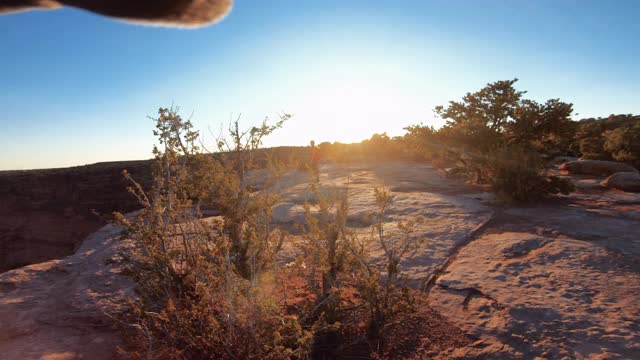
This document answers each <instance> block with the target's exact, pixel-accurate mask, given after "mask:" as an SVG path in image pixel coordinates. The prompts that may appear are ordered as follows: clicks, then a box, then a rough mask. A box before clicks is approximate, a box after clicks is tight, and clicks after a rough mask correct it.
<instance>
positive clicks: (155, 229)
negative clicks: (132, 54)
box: [116, 108, 419, 359]
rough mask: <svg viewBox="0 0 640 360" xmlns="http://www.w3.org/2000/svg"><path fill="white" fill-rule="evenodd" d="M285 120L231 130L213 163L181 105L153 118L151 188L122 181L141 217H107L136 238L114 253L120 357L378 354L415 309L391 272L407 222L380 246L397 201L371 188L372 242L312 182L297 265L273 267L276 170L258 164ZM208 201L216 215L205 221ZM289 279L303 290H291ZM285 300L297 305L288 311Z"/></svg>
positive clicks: (341, 196)
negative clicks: (120, 283) (379, 258)
mask: <svg viewBox="0 0 640 360" xmlns="http://www.w3.org/2000/svg"><path fill="white" fill-rule="evenodd" d="M288 118H289V116H288V115H283V116H282V117H281V118H280V119H279V120H278V121H277V122H275V123H274V124H270V123H268V121H266V120H265V122H263V123H262V125H261V126H258V127H252V128H250V129H248V130H247V131H242V130H241V129H240V127H239V124H238V121H235V122H233V123H231V124H230V126H229V129H228V136H221V137H220V138H219V139H218V141H217V145H218V147H219V150H220V153H219V154H218V155H213V154H206V153H205V152H204V151H203V149H202V147H201V146H200V145H199V144H198V136H199V134H198V132H197V131H195V130H194V129H193V127H192V124H191V122H190V121H185V120H183V119H182V117H181V116H180V115H179V114H178V112H177V110H176V109H166V108H163V109H160V110H159V112H158V117H157V118H155V119H154V120H155V121H156V130H155V131H154V134H155V135H156V136H157V139H158V145H157V146H156V147H154V150H153V152H154V154H155V160H154V162H153V176H152V178H153V185H152V186H151V188H150V189H148V190H145V189H143V187H142V186H141V185H140V184H138V183H137V182H136V181H135V180H134V179H133V178H131V177H130V176H129V174H128V173H126V172H125V177H127V178H128V179H129V180H130V181H131V183H132V186H131V187H130V191H131V193H132V194H133V195H135V197H136V198H137V199H138V201H139V202H140V205H141V206H142V210H141V211H140V212H138V213H137V215H135V217H134V218H127V217H125V216H124V215H122V214H116V221H117V223H118V224H120V225H123V226H125V227H126V229H127V237H129V238H131V239H133V240H134V247H133V249H132V250H131V251H128V252H126V253H123V254H122V258H123V259H124V261H125V264H126V266H127V273H129V274H131V276H132V277H133V278H134V279H135V280H136V282H137V284H138V296H137V298H136V299H135V300H132V302H131V303H130V304H129V309H130V311H128V312H126V315H125V316H124V317H123V318H122V320H121V323H122V324H125V325H124V329H125V330H127V331H128V332H130V334H131V341H130V342H129V347H127V348H126V350H125V351H126V352H127V353H128V355H129V356H131V357H133V358H158V359H160V358H163V359H164V358H179V359H183V358H186V359H201V358H230V359H233V358H243V359H245V358H246V359H252V358H253V359H266V358H269V359H288V358H309V357H314V358H318V357H327V356H328V357H334V356H335V354H336V352H337V351H340V352H345V351H346V352H348V351H351V350H349V349H350V348H355V349H357V350H353V351H360V352H363V353H364V354H368V353H376V354H379V355H383V354H385V352H386V351H387V347H386V339H387V338H389V327H390V325H391V324H394V323H396V322H397V320H398V319H399V318H401V317H402V316H406V315H408V314H409V310H410V309H411V304H412V303H413V300H412V299H413V296H414V295H412V294H413V292H412V290H410V289H409V288H408V287H407V286H406V284H405V283H404V282H403V277H402V270H401V268H400V266H399V263H400V261H401V260H403V259H405V258H407V257H409V256H411V251H412V249H414V248H415V246H417V244H418V243H419V241H418V240H417V239H415V238H414V237H412V236H411V224H412V222H411V221H408V222H402V223H399V224H398V227H399V229H400V230H401V231H402V232H403V234H404V235H403V236H402V237H401V238H400V239H397V240H393V241H391V240H389V239H387V238H386V234H385V231H384V225H383V218H384V216H385V212H386V211H387V210H388V209H389V207H390V206H391V205H392V200H393V197H392V196H391V195H390V194H389V193H388V192H387V191H386V190H385V189H384V188H379V189H378V188H377V189H372V202H375V203H376V204H377V208H378V211H377V212H376V213H375V214H371V219H372V223H373V226H372V232H371V234H370V235H365V236H362V235H358V234H356V233H355V232H353V231H352V230H350V229H349V227H348V226H347V221H346V219H347V216H348V211H349V210H348V200H347V196H346V195H347V192H348V184H345V187H344V188H343V189H339V190H335V189H334V190H335V191H332V190H331V189H328V188H325V187H323V186H322V184H321V183H320V182H319V180H318V179H317V178H313V177H310V178H312V184H311V191H310V194H311V196H310V198H309V199H308V200H307V202H306V205H305V209H306V213H307V216H306V221H305V223H304V224H299V225H300V226H299V230H300V232H301V233H302V236H301V239H300V241H298V242H297V243H296V244H295V247H296V249H297V251H296V253H297V254H298V255H296V259H295V260H294V261H293V262H291V263H290V264H289V265H288V266H287V267H286V268H285V270H282V269H281V267H282V265H283V264H278V263H277V255H278V253H279V251H280V250H281V249H282V247H283V245H284V243H285V240H287V239H288V236H289V234H288V233H287V231H285V230H284V229H278V228H272V227H271V216H272V210H273V206H274V205H275V204H276V203H277V202H278V193H277V187H276V186H275V184H276V182H275V180H276V179H277V178H278V176H279V172H280V169H281V166H282V163H280V162H279V161H277V160H276V159H274V158H273V157H269V156H267V155H264V154H263V156H267V157H269V159H268V161H266V162H262V163H261V164H260V165H262V167H263V168H262V169H260V171H254V170H256V168H257V164H256V162H255V155H256V154H257V153H258V151H259V149H260V147H261V144H262V139H263V138H264V137H265V136H268V135H269V134H271V133H272V132H273V131H275V130H277V129H278V128H279V127H281V126H282V125H283V123H284V122H285V121H286V120H288ZM314 179H315V180H314ZM204 203H206V204H207V206H212V207H214V208H216V209H218V211H219V216H217V217H215V218H213V219H211V218H209V219H203V216H202V214H201V204H204ZM371 242H376V243H377V246H380V247H381V248H382V249H384V254H385V261H384V262H383V263H382V264H381V263H375V264H374V263H373V262H372V261H371V257H370V256H369V255H368V251H369V250H368V249H369V247H370V244H371ZM296 281H297V282H299V283H301V284H302V286H300V287H298V288H297V289H296V290H295V291H294V292H293V293H290V291H288V290H287V287H288V285H289V284H291V283H296ZM292 296H293V297H296V296H297V297H298V298H300V300H299V301H298V302H297V303H293V304H290V303H289V304H288V303H287V301H286V297H292ZM343 339H346V340H343Z"/></svg>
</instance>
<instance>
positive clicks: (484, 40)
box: [0, 0, 640, 169]
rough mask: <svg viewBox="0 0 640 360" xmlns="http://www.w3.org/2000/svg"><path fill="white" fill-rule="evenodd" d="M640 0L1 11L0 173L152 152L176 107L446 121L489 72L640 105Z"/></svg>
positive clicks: (299, 135) (348, 128)
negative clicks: (212, 17) (197, 16)
mask: <svg viewBox="0 0 640 360" xmlns="http://www.w3.org/2000/svg"><path fill="white" fill-rule="evenodd" d="M639 17H640V1H636V0H628V1H623V0H610V1H590V0H537V1H525V0H467V1H463V0H434V1H428V0H415V1H409V0H389V1H382V0H366V1H365V0H362V1H358V0H352V1H344V0H324V1H300V0H287V1H285V0H269V1H261V0H260V1H258V0H236V3H235V6H234V9H233V10H232V12H231V14H230V15H229V16H228V17H227V18H225V19H224V20H223V21H222V22H221V23H219V24H217V25H214V26H211V27H207V28H204V29H198V30H183V29H166V28H157V27H142V26H134V25H130V24H125V23H121V22H117V21H112V20H109V19H106V18H104V17H99V16H95V15H92V14H89V13H85V12H82V11H79V10H71V9H64V10H56V11H38V12H27V13H21V14H14V15H8V16H3V17H0V49H1V50H0V109H2V112H1V113H0V126H1V127H0V144H2V153H0V169H28V168H44V167H60V166H71V165H82V164H88V163H93V162H98V161H109V160H125V159H144V158H149V157H150V156H151V153H150V152H151V147H152V144H153V140H154V139H153V136H152V133H151V131H152V129H153V123H152V121H151V120H149V119H147V116H150V115H154V114H155V112H156V111H157V108H158V107H160V106H168V105H170V104H172V103H174V104H176V105H178V106H180V108H181V110H182V113H183V114H184V115H186V116H188V115H190V114H193V120H194V123H195V124H196V126H197V127H198V128H200V129H201V130H202V132H203V135H204V138H205V141H207V140H211V138H212V135H211V134H210V131H209V129H211V130H212V132H214V133H217V132H218V130H219V127H220V124H224V123H226V122H228V121H229V119H230V118H231V117H232V116H237V115H238V114H240V113H241V114H242V123H243V124H245V126H249V125H251V124H254V123H256V122H258V121H261V120H262V119H263V118H264V117H265V116H270V117H272V118H273V117H275V116H277V113H279V112H283V111H284V112H289V113H293V114H294V117H293V118H292V119H291V120H290V121H289V123H288V124H286V125H285V127H284V128H283V129H282V130H280V131H279V132H278V133H276V134H275V135H274V136H273V137H272V138H270V139H268V141H267V145H304V144H307V143H308V142H309V140H311V139H315V140H316V142H321V141H343V142H349V141H359V140H361V139H363V138H367V137H369V136H370V135H371V134H372V133H374V132H384V131H386V132H388V133H390V134H391V135H399V134H401V133H402V128H403V127H405V126H407V125H410V124H416V123H420V122H422V123H425V124H434V125H439V124H441V121H440V120H439V119H434V116H433V112H432V109H433V108H434V107H435V106H436V105H439V104H446V102H447V101H449V100H454V99H458V98H460V97H461V96H462V95H464V93H465V92H467V91H475V90H477V89H480V88H481V87H482V86H484V84H486V83H488V82H493V81H496V80H505V79H512V78H516V77H517V78H519V79H520V81H519V82H518V84H517V85H518V87H519V89H521V90H527V91H528V96H529V97H531V98H533V99H537V100H545V99H548V98H560V99H562V100H564V101H567V102H572V103H573V104H574V109H575V111H576V112H577V113H579V114H580V115H577V116H576V118H582V117H590V116H607V115H609V114H611V113H640V101H638V99H640V66H638V59H640V40H639V39H640V21H638V18H639Z"/></svg>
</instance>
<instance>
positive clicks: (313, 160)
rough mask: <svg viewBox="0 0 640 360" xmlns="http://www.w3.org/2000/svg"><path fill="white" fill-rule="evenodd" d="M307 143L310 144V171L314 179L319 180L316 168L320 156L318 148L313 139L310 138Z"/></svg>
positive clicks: (318, 172)
mask: <svg viewBox="0 0 640 360" xmlns="http://www.w3.org/2000/svg"><path fill="white" fill-rule="evenodd" d="M309 145H310V146H311V154H310V160H311V172H312V174H313V176H314V177H315V180H316V181H320V170H319V169H318V163H319V162H320V158H321V154H320V148H318V147H317V146H316V142H315V141H313V140H311V143H309Z"/></svg>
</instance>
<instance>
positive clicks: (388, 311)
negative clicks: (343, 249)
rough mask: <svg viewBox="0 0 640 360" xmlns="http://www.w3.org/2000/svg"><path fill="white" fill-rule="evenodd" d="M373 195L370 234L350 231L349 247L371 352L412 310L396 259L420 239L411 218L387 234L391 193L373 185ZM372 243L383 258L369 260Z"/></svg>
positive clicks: (381, 348)
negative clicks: (396, 232)
mask: <svg viewBox="0 0 640 360" xmlns="http://www.w3.org/2000/svg"><path fill="white" fill-rule="evenodd" d="M374 195H375V204H376V212H375V213H373V214H371V218H372V221H373V225H372V227H371V234H370V236H368V237H366V238H364V239H361V238H360V237H358V236H356V235H355V234H351V236H350V241H349V249H350V251H351V253H352V255H353V256H354V258H355V259H356V265H357V266H356V267H355V269H356V271H357V274H358V276H357V277H356V280H355V287H356V289H357V291H358V296H359V297H360V298H361V299H362V301H363V304H364V305H365V307H366V310H367V318H366V337H367V339H368V341H369V344H370V346H371V348H372V350H373V352H374V353H376V354H377V355H383V354H384V353H385V350H386V345H387V340H388V338H389V334H388V331H389V327H390V326H391V325H393V324H395V323H396V322H397V321H399V320H401V319H402V318H403V317H404V316H406V315H407V314H408V313H411V312H413V311H414V308H413V305H414V303H415V297H414V296H413V294H412V293H411V290H410V288H409V287H408V285H407V282H406V278H405V277H404V276H403V274H402V269H401V267H400V263H401V262H402V261H403V260H406V259H407V258H409V257H411V255H412V254H413V253H414V252H415V250H416V249H417V247H418V246H419V245H420V244H421V243H422V242H423V241H424V239H421V238H418V237H415V236H412V231H413V226H414V221H413V220H411V221H407V222H402V221H401V222H398V224H397V226H398V232H399V234H395V235H394V236H389V235H388V234H387V233H386V231H385V222H386V213H387V211H388V210H389V208H390V207H391V206H392V203H393V196H392V195H391V194H390V193H389V192H388V191H387V190H386V189H385V188H384V187H380V188H375V189H374ZM418 221H422V220H421V219H418ZM374 247H376V248H378V247H379V248H380V249H382V253H383V261H372V260H373V257H372V256H371V254H370V251H371V249H372V248H374Z"/></svg>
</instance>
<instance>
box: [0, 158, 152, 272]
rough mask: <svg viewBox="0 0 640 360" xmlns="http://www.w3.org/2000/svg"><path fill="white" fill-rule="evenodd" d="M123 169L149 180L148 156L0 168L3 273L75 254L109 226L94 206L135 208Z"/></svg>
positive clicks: (104, 209) (109, 210)
mask: <svg viewBox="0 0 640 360" xmlns="http://www.w3.org/2000/svg"><path fill="white" fill-rule="evenodd" d="M124 169H127V170H128V171H129V172H130V173H131V174H132V176H133V177H134V178H135V179H137V180H138V181H140V182H141V183H143V184H145V185H148V183H149V181H150V169H149V162H147V161H130V162H115V163H100V164H94V165H88V166H78V167H73V168H66V169H47V170H29V171H4V172H0V272H2V271H6V270H9V269H15V268H18V267H21V266H25V265H29V264H35V263H39V262H43V261H47V260H50V259H57V258H62V257H64V256H67V255H70V254H72V253H73V252H74V250H75V249H77V247H78V246H79V244H80V242H81V241H82V240H83V239H84V238H85V237H86V236H87V235H89V234H91V233H93V232H94V231H96V230H98V229H99V228H100V227H101V226H103V225H104V221H103V219H101V218H100V216H98V215H96V214H94V211H95V212H97V213H99V214H105V215H110V214H111V213H112V212H113V211H121V212H129V211H132V210H134V209H136V208H137V207H138V204H137V203H136V201H135V198H134V197H133V196H131V195H130V194H129V193H128V191H127V186H129V184H127V182H126V181H125V179H124V178H123V176H122V170H124Z"/></svg>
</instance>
